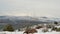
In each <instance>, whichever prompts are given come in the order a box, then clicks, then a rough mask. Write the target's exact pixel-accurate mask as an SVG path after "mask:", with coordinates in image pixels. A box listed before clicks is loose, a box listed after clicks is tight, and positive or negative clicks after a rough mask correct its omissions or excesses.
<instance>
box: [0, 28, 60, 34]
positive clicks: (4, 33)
mask: <svg viewBox="0 0 60 34" xmlns="http://www.w3.org/2000/svg"><path fill="white" fill-rule="evenodd" d="M37 31H38V32H37V33H34V34H60V32H56V31H51V32H42V29H37ZM0 34H23V31H19V32H18V31H16V32H7V31H5V32H0Z"/></svg>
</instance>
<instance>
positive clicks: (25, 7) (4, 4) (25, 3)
mask: <svg viewBox="0 0 60 34" xmlns="http://www.w3.org/2000/svg"><path fill="white" fill-rule="evenodd" d="M0 15H9V16H49V17H60V0H0Z"/></svg>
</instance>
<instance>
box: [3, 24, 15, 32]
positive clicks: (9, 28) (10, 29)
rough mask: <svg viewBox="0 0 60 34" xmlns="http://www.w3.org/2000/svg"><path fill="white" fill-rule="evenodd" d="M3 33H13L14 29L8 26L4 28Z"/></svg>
mask: <svg viewBox="0 0 60 34" xmlns="http://www.w3.org/2000/svg"><path fill="white" fill-rule="evenodd" d="M3 31H14V28H13V27H12V25H10V24H8V25H6V26H5V27H4V29H3Z"/></svg>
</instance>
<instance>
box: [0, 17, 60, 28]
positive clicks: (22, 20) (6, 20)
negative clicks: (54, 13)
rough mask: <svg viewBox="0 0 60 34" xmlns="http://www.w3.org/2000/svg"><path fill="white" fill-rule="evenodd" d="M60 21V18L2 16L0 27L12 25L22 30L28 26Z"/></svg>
mask: <svg viewBox="0 0 60 34" xmlns="http://www.w3.org/2000/svg"><path fill="white" fill-rule="evenodd" d="M54 21H58V22H59V21H60V18H48V17H39V18H38V17H30V16H0V25H6V24H12V25H13V26H14V27H15V28H21V27H25V26H28V25H30V26H31V25H36V24H43V23H47V24H48V23H52V22H54Z"/></svg>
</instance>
